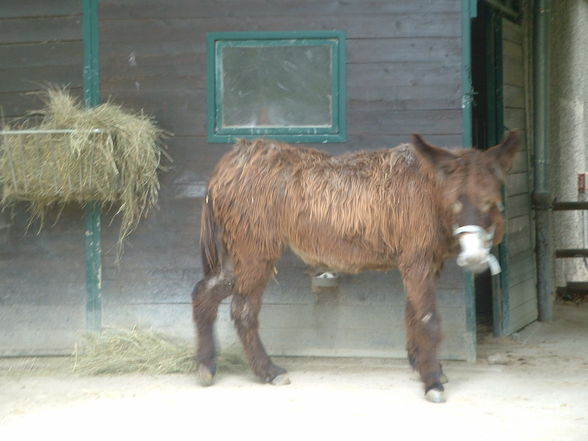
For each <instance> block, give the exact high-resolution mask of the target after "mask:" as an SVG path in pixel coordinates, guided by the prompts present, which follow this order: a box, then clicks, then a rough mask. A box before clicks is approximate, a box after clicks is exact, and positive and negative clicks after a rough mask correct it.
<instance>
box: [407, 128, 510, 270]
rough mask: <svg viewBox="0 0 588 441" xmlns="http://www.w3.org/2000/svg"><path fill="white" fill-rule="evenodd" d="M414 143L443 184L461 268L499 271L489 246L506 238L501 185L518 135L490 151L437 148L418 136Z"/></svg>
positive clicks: (425, 162)
mask: <svg viewBox="0 0 588 441" xmlns="http://www.w3.org/2000/svg"><path fill="white" fill-rule="evenodd" d="M413 145H414V147H415V149H416V151H417V153H418V155H419V156H420V157H421V162H422V163H423V164H424V165H426V166H427V167H429V168H430V169H431V171H432V172H433V174H434V175H435V179H438V180H439V185H440V187H439V188H440V189H441V201H440V203H441V205H442V208H443V211H444V212H445V213H446V216H447V217H448V219H445V221H450V223H449V225H450V226H451V228H452V230H453V235H454V236H455V237H456V238H457V239H458V241H459V245H460V253H459V255H458V257H457V263H458V265H459V266H461V267H464V268H465V269H468V270H470V271H472V272H474V273H480V272H482V271H485V270H486V269H488V267H490V270H491V271H492V273H493V274H496V273H498V272H500V266H499V265H498V262H497V261H496V258H495V257H494V256H493V255H492V254H491V253H490V248H491V247H492V245H496V244H498V243H500V241H502V238H503V236H504V219H503V217H502V202H501V199H502V197H501V184H502V183H503V182H504V179H505V177H506V173H507V172H508V170H509V169H510V167H511V165H512V162H513V159H514V155H515V153H516V150H517V148H518V145H519V137H518V135H517V132H516V131H514V130H513V131H510V132H509V133H508V135H507V137H506V139H505V140H504V142H502V143H501V144H499V145H497V146H494V147H492V148H490V149H488V150H486V151H481V150H474V149H457V150H449V149H445V148H440V147H434V146H432V145H430V144H428V143H426V142H425V141H424V140H423V139H422V138H421V137H420V136H419V135H413Z"/></svg>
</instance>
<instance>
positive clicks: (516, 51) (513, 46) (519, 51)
mask: <svg viewBox="0 0 588 441" xmlns="http://www.w3.org/2000/svg"><path fill="white" fill-rule="evenodd" d="M502 48H503V49H502V50H503V53H504V56H505V58H507V59H511V60H512V61H514V60H518V61H517V63H518V64H519V65H521V66H522V64H523V45H522V44H521V43H514V42H512V41H509V40H504V41H503V46H502Z"/></svg>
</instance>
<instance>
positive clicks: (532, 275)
mask: <svg viewBox="0 0 588 441" xmlns="http://www.w3.org/2000/svg"><path fill="white" fill-rule="evenodd" d="M517 255H518V256H519V257H518V258H516V259H509V265H508V276H509V280H508V283H509V286H515V285H518V284H520V283H522V282H525V281H527V280H533V281H536V277H537V273H536V271H535V255H534V253H533V250H532V249H529V248H527V249H526V250H524V251H523V252H521V253H518V254H517Z"/></svg>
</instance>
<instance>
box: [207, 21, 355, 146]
mask: <svg viewBox="0 0 588 441" xmlns="http://www.w3.org/2000/svg"><path fill="white" fill-rule="evenodd" d="M345 43H346V38H345V32H344V31H291V32H211V33H209V34H208V35H207V64H208V65H207V75H208V78H207V88H208V141H209V142H214V143H231V142H234V141H235V140H236V139H237V138H257V137H260V136H263V137H270V138H274V139H279V140H283V141H288V142H345V141H346V140H347V93H346V85H347V81H346V53H347V51H346V44H345ZM284 44H287V45H292V46H302V45H328V46H331V47H332V49H333V57H332V59H331V62H332V66H331V71H332V72H333V81H332V91H331V93H332V103H333V110H332V111H333V114H332V120H331V126H329V127H283V128H274V127H272V128H256V127H252V128H249V127H247V128H245V127H244V128H222V127H220V125H221V120H222V106H221V100H220V92H221V91H220V88H219V87H217V86H218V84H219V82H220V81H219V79H218V78H219V77H218V76H219V74H220V73H221V72H222V65H221V64H220V63H221V62H222V58H221V57H220V51H221V50H222V48H223V47H235V46H278V45H284Z"/></svg>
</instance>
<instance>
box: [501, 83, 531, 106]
mask: <svg viewBox="0 0 588 441" xmlns="http://www.w3.org/2000/svg"><path fill="white" fill-rule="evenodd" d="M502 90H503V92H502V93H503V100H504V105H505V106H506V107H510V108H517V109H524V108H525V88H524V87H522V86H513V85H510V84H505V85H504V87H503V89H502Z"/></svg>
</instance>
